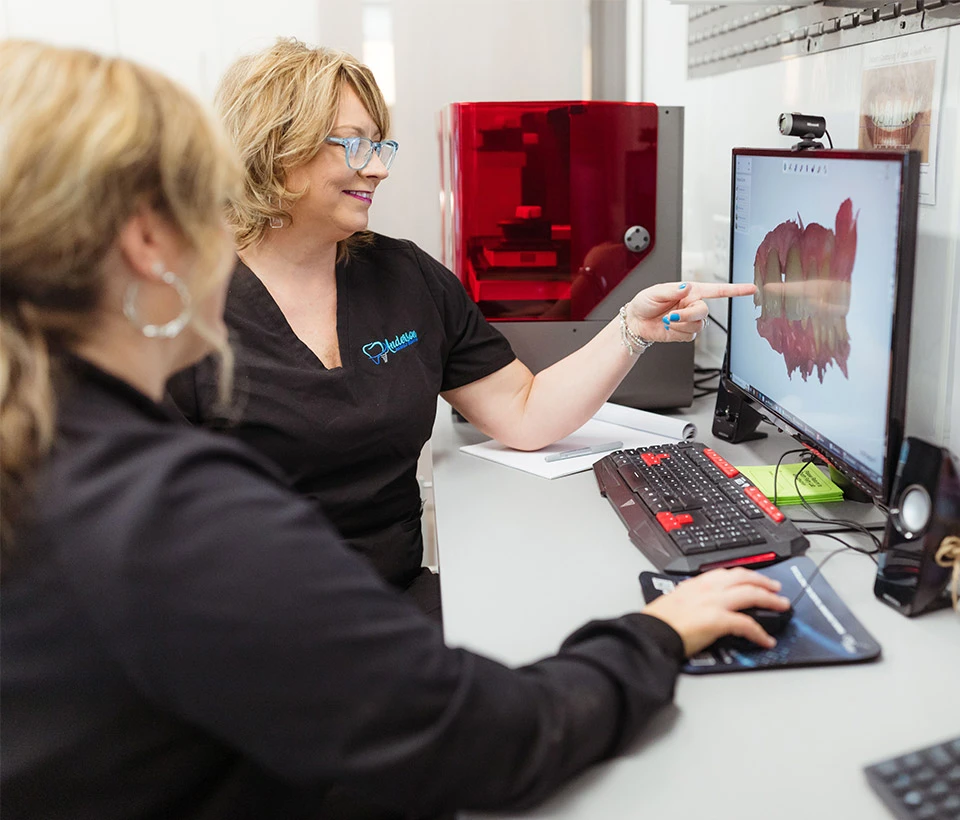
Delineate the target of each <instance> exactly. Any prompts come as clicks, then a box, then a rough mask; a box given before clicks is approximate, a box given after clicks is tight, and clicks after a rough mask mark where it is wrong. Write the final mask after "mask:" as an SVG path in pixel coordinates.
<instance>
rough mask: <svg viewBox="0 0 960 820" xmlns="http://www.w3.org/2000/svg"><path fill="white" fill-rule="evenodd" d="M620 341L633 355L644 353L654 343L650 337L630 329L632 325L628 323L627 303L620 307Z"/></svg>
mask: <svg viewBox="0 0 960 820" xmlns="http://www.w3.org/2000/svg"><path fill="white" fill-rule="evenodd" d="M620 341H621V342H623V346H624V347H625V348H626V349H627V351H628V352H629V353H630V355H631V356H635V355H638V354H640V353H643V351H645V350H646V349H647V348H648V347H650V346H651V345H652V344H653V342H651V341H650V340H649V339H644V338H643V337H641V336H637V334H636V333H634V332H633V331H632V330H630V326H629V325H628V324H627V306H626V305H624V306H623V307H622V308H620Z"/></svg>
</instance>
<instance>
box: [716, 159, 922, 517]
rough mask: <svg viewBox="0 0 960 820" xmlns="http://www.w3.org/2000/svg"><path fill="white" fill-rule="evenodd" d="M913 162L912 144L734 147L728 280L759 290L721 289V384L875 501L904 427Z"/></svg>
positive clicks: (915, 181) (915, 187) (915, 183)
mask: <svg viewBox="0 0 960 820" xmlns="http://www.w3.org/2000/svg"><path fill="white" fill-rule="evenodd" d="M919 173H920V155H919V154H918V153H917V152H915V151H906V152H900V151H839V150H838V151H833V150H830V151H824V150H817V151H800V152H794V151H777V150H763V149H753V148H736V149H734V151H733V173H732V195H731V217H730V223H731V224H730V228H731V242H730V279H731V281H732V282H753V283H755V284H756V286H757V293H756V295H755V296H754V297H753V298H752V299H751V298H742V299H734V300H732V302H731V308H730V317H729V328H728V330H729V334H728V338H727V354H726V357H725V361H724V368H723V378H724V387H725V388H726V389H727V390H728V392H732V393H733V394H734V395H736V396H739V397H741V398H744V399H746V400H748V401H749V402H750V403H751V404H752V405H754V407H755V409H757V410H758V411H759V412H760V413H761V414H763V415H765V416H767V417H768V418H769V419H770V420H771V421H774V422H775V423H776V424H778V425H779V426H781V427H783V428H784V429H788V430H790V431H791V432H793V433H794V435H795V436H796V437H797V438H798V439H799V440H800V441H801V443H803V444H804V445H806V446H808V447H810V448H811V449H814V450H816V451H817V452H818V453H819V454H821V455H822V456H823V457H824V458H825V460H826V461H827V462H828V463H830V465H831V466H832V467H833V468H834V469H835V471H836V472H837V473H839V478H840V483H841V484H842V485H844V484H846V485H847V487H850V486H852V487H853V488H856V489H858V490H860V491H862V492H863V493H865V494H866V495H867V496H868V497H869V499H871V500H875V501H878V502H880V503H885V502H886V500H887V498H888V496H889V493H890V486H891V484H892V481H893V475H894V471H895V468H896V459H897V454H898V451H899V447H900V443H901V439H902V437H903V424H904V412H905V404H906V386H907V354H908V345H909V338H910V311H911V304H912V298H913V265H914V249H915V245H916V227H917V197H918V191H919ZM835 478H836V476H835ZM848 495H850V496H851V497H857V496H860V495H861V494H860V493H857V492H856V490H852V491H850V492H849V493H848ZM861 500H863V499H862V496H861Z"/></svg>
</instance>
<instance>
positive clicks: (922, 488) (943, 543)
mask: <svg viewBox="0 0 960 820" xmlns="http://www.w3.org/2000/svg"><path fill="white" fill-rule="evenodd" d="M878 563H879V566H878V569H877V580H876V583H875V584H874V587H873V591H874V594H875V595H876V596H877V597H878V598H879V599H880V600H882V601H884V602H885V603H888V604H890V605H891V606H892V607H894V608H895V609H897V610H899V611H900V612H902V613H903V614H904V615H909V616H913V615H920V614H921V613H924V612H929V611H930V610H933V609H939V608H940V607H942V606H946V605H947V604H948V603H949V601H950V597H951V595H950V592H949V591H948V586H949V587H951V588H952V594H953V600H954V608H956V605H957V604H956V596H957V585H958V582H960V461H958V459H957V457H956V456H955V455H954V454H953V453H951V452H950V451H949V450H947V449H946V448H943V447H935V446H934V445H932V444H928V443H927V442H925V441H922V440H921V439H918V438H912V437H911V438H907V439H906V440H905V441H904V442H903V447H902V448H901V450H900V462H899V464H898V465H897V473H896V476H895V477H894V481H893V489H892V491H891V493H890V517H889V519H888V520H887V527H886V532H885V533H884V538H883V551H882V552H881V554H880V556H879V562H878Z"/></svg>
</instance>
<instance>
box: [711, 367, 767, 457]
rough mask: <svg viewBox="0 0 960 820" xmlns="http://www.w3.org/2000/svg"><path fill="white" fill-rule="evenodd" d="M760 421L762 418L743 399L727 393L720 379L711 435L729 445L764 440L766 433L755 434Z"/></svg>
mask: <svg viewBox="0 0 960 820" xmlns="http://www.w3.org/2000/svg"><path fill="white" fill-rule="evenodd" d="M761 421H763V416H761V415H760V414H759V413H758V412H757V411H756V410H754V409H753V408H752V407H751V406H750V404H749V403H748V402H747V401H746V400H745V399H743V398H741V397H740V396H736V395H734V394H733V393H731V392H730V391H728V390H727V389H726V386H725V384H724V380H723V378H721V379H720V386H719V387H718V388H717V406H716V409H715V410H714V412H713V434H714V435H715V436H716V437H717V438H722V439H723V440H724V441H729V442H730V443H731V444H739V443H740V442H741V441H752V440H753V439H756V438H765V437H766V435H767V434H766V433H758V432H757V425H759V424H760V422H761Z"/></svg>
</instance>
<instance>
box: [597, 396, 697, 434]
mask: <svg viewBox="0 0 960 820" xmlns="http://www.w3.org/2000/svg"><path fill="white" fill-rule="evenodd" d="M594 418H595V419H597V420H598V421H609V422H611V423H613V424H620V425H622V426H623V427H629V428H631V429H632V430H643V431H645V432H647V433H657V434H658V435H661V436H666V437H667V438H672V439H677V440H680V439H684V440H690V439H695V438H696V437H697V426H696V425H695V424H694V423H693V422H691V421H687V420H686V419H677V418H674V417H673V416H661V415H660V414H659V413H651V412H650V411H649V410H638V409H637V408H636V407H625V406H624V405H622V404H611V403H610V402H606V403H605V404H604V405H603V407H601V408H600V409H599V410H598V411H597V412H596V414H595V415H594Z"/></svg>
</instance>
